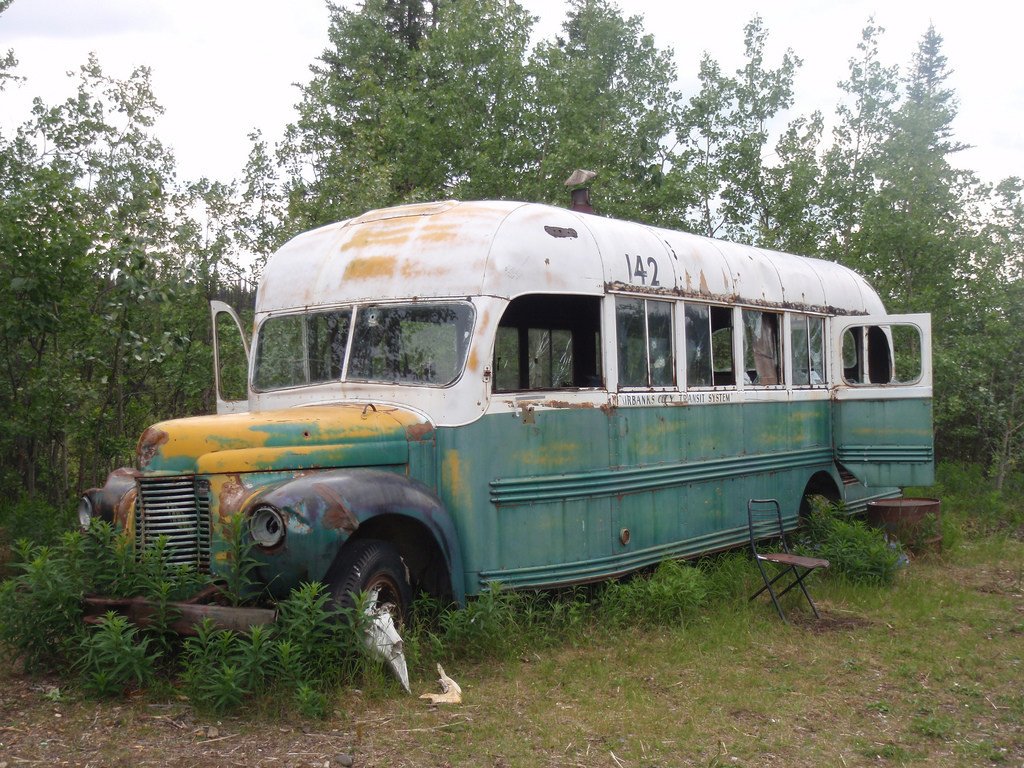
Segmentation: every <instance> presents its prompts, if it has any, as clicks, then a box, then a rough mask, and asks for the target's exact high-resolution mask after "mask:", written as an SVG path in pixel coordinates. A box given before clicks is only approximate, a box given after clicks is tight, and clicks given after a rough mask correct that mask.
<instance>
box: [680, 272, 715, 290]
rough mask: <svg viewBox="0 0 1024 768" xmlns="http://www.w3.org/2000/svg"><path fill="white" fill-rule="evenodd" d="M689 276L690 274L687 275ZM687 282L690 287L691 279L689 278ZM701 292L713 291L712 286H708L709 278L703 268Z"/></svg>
mask: <svg viewBox="0 0 1024 768" xmlns="http://www.w3.org/2000/svg"><path fill="white" fill-rule="evenodd" d="M687 278H689V275H687ZM686 282H687V287H689V282H690V281H689V279H687V281H686ZM700 292H701V293H711V288H710V287H709V286H708V279H707V277H705V275H704V270H703V269H702V270H701V271H700Z"/></svg>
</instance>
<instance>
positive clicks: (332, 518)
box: [313, 483, 359, 533]
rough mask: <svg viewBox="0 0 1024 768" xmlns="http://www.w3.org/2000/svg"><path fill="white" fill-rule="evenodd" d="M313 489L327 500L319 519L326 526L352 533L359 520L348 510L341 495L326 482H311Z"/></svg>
mask: <svg viewBox="0 0 1024 768" xmlns="http://www.w3.org/2000/svg"><path fill="white" fill-rule="evenodd" d="M313 490H314V491H315V492H316V493H317V495H319V496H320V498H322V499H324V501H326V502H327V511H326V512H324V514H323V517H322V518H321V520H322V521H323V524H324V525H325V526H327V527H328V528H333V529H335V530H340V531H346V532H347V533H353V532H354V531H355V530H356V528H358V527H359V521H358V520H356V518H355V516H354V515H353V514H352V513H351V512H349V510H348V507H346V506H345V502H344V501H342V498H341V496H339V495H338V494H337V493H335V491H334V489H333V488H331V487H330V486H329V485H327V484H326V483H313Z"/></svg>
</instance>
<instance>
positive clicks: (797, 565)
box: [747, 499, 829, 624]
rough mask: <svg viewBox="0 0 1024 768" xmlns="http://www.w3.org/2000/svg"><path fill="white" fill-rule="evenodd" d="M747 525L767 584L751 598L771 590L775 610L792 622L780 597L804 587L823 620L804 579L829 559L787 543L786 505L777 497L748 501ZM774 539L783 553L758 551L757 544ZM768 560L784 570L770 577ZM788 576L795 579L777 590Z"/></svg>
mask: <svg viewBox="0 0 1024 768" xmlns="http://www.w3.org/2000/svg"><path fill="white" fill-rule="evenodd" d="M766 505H768V506H770V507H771V509H770V510H769V509H764V508H763V507H765V506H766ZM747 526H748V529H749V531H750V550H751V552H753V554H754V561H755V562H756V563H757V568H758V570H759V571H761V578H762V579H764V586H763V587H761V588H760V589H759V590H757V592H755V593H754V594H752V595H751V596H750V600H753V599H754V598H756V597H758V596H759V595H760V594H761V593H762V592H764V591H766V590H767V592H768V594H769V595H771V598H772V603H773V604H774V605H775V610H776V611H778V613H779V617H780V618H781V619H782V620H783V621H784V622H786V623H787V624H788V623H789V619H788V618H786V613H785V611H783V610H782V604H781V603H780V602H779V600H780V599H781V598H782V596H783V595H785V594H786V593H787V592H789V591H790V590H791V589H793V587H800V591H801V592H803V593H804V597H806V598H807V602H808V604H809V605H810V606H811V610H812V611H814V616H815V618H817V619H820V618H821V614H819V613H818V607H817V606H816V605H815V604H814V601H813V600H812V599H811V595H810V593H809V592H808V591H807V587H806V586H804V579H806V578H807V577H808V576H810V575H811V573H813V572H814V571H816V570H818V569H819V568H828V567H829V562H828V560H824V559H822V558H820V557H804V556H803V555H795V554H793V553H792V552H790V551H789V544H787V543H786V531H785V529H784V528H783V527H782V508H781V507H780V506H779V502H778V501H777V500H776V499H750V500H748V501H747ZM772 539H778V540H779V541H780V542H781V543H782V552H759V551H758V549H757V545H758V542H759V541H765V540H772ZM765 563H774V564H775V565H778V566H782V570H780V571H779V572H778V573H776V574H775V575H774V576H773V577H772V578H770V579H769V577H768V571H767V570H765V566H764V564H765ZM786 576H791V577H792V580H791V581H790V582H789V583H788V584H787V585H786V586H785V588H784V589H783V590H782V591H781V592H780V591H777V590H776V587H775V586H774V585H775V583H776V582H778V581H779V580H780V579H782V578H784V577H786Z"/></svg>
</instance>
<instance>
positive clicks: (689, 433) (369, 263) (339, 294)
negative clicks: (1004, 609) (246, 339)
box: [81, 202, 933, 608]
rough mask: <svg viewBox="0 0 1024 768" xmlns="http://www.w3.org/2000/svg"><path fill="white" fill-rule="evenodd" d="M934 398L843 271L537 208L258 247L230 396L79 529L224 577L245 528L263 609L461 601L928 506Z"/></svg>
mask: <svg viewBox="0 0 1024 768" xmlns="http://www.w3.org/2000/svg"><path fill="white" fill-rule="evenodd" d="M213 314H214V326H215V329H216V328H219V329H220V331H221V336H222V338H221V342H223V340H224V339H223V330H224V328H225V321H227V322H228V323H230V320H229V319H227V318H226V317H225V315H232V316H233V313H232V312H231V310H230V309H229V308H228V307H227V306H226V305H223V304H215V305H214V308H213ZM234 320H235V322H236V323H237V322H238V320H237V317H235V318H234ZM240 328H241V326H239V330H240ZM221 386H222V382H221V381H220V371H219V370H218V392H220V391H221V389H220V388H221ZM931 397H932V388H931V339H930V323H929V317H928V316H927V315H904V316H890V315H887V314H886V313H885V309H884V307H883V306H882V302H881V301H880V300H879V298H878V295H877V294H876V293H875V292H874V291H873V290H872V289H871V287H870V286H869V285H868V284H867V283H866V282H865V281H864V280H863V279H862V278H861V277H859V276H858V275H857V274H855V273H854V272H852V271H850V270H849V269H846V268H844V267H842V266H839V265H837V264H833V263H830V262H825V261H820V260H815V259H809V258H803V257H800V256H794V255H789V254H784V253H778V252H773V251H768V250H764V249H760V248H754V247H749V246H743V245H737V244H733V243H727V242H721V241H717V240H711V239H707V238H702V237H697V236H694V235H690V234H684V233H680V232H674V231H668V230H663V229H657V228H654V227H649V226H644V225H641V224H636V223H629V222H624V221H615V220H612V219H608V218H603V217H599V216H594V215H588V214H584V213H579V212H575V211H570V210H566V209H561V208H554V207H548V206H544V205H536V204H527V203H515V202H440V203H434V204H424V205H410V206H402V207H397V208H389V209H383V210H377V211H371V212H369V213H366V214H365V215H363V216H360V217H358V218H354V219H351V220H348V221H344V222H341V223H338V224H332V225H329V226H325V227H322V228H320V229H317V230H314V231H311V232H307V233H305V234H302V235H299V236H298V237H296V238H294V239H293V240H291V241H290V242H288V243H287V244H286V245H284V247H282V248H281V249H280V250H279V251H278V252H277V253H275V254H274V255H273V256H272V257H271V258H270V260H269V261H268V263H267V265H266V269H265V272H264V274H263V278H262V282H261V284H260V286H259V290H258V293H257V298H256V307H255V322H254V328H253V345H252V353H251V360H250V361H249V366H248V382H247V397H245V398H244V399H241V400H235V401H232V400H229V399H226V398H224V397H222V396H220V395H218V415H215V416H202V417H196V418H188V419H180V420H174V421H168V422H162V423H160V424H156V425H154V426H153V427H151V428H150V429H148V430H147V431H146V432H145V433H144V434H143V435H142V438H141V439H140V441H139V446H138V460H137V465H136V466H135V467H133V468H130V469H123V470H118V471H117V472H115V473H114V474H113V475H112V476H111V478H110V479H109V480H108V482H107V485H106V486H105V487H104V488H102V489H96V490H94V491H90V492H89V493H88V494H87V495H86V497H85V499H83V502H82V508H81V511H82V516H83V518H84V519H88V518H89V516H90V515H99V516H102V517H105V518H107V519H111V520H115V521H116V522H118V523H119V524H120V525H122V526H123V527H124V528H125V529H126V530H127V531H129V532H130V533H131V534H133V535H134V536H135V537H136V540H137V542H138V543H139V544H140V545H141V546H146V545H148V544H150V543H151V542H153V541H154V540H155V539H156V538H157V537H159V536H167V537H168V549H169V551H170V552H171V554H172V556H173V557H175V558H177V561H178V562H188V563H193V564H195V565H196V566H197V567H199V568H200V569H211V570H213V571H214V572H216V571H217V569H218V568H220V567H222V564H223V558H224V554H223V550H224V548H225V547H224V542H223V540H222V532H221V531H222V526H221V525H220V523H221V522H222V521H226V520H228V519H230V518H232V517H234V516H236V515H243V516H245V518H246V519H247V521H248V528H247V530H248V535H249V536H251V537H252V541H253V543H254V545H255V552H256V553H257V555H258V558H259V560H260V567H259V576H260V578H261V579H262V580H263V582H265V583H266V585H267V586H268V588H269V589H270V591H271V592H273V593H275V594H286V593H287V592H288V590H290V589H291V588H293V587H294V586H296V585H298V584H299V583H300V582H303V581H310V580H321V581H324V582H325V583H327V584H329V585H330V586H331V588H332V590H334V591H335V593H336V594H337V593H339V592H344V591H345V590H356V589H362V588H370V587H373V588H377V589H383V590H384V591H385V594H386V599H387V600H388V601H389V602H394V603H397V604H399V605H400V606H401V607H402V608H404V607H405V606H406V605H407V603H408V599H409V595H410V594H411V593H412V590H418V589H426V590H428V591H431V592H435V593H437V594H439V595H442V596H447V597H450V598H452V599H454V600H456V601H463V600H465V598H466V597H468V596H472V595H474V594H476V593H479V592H480V591H481V590H483V589H486V587H487V585H488V584H489V583H491V582H501V583H502V584H503V585H506V586H508V587H512V588H525V587H556V586H560V585H567V584H575V583H581V582H587V581H593V580H598V579H605V578H609V577H613V576H616V575H619V574H624V573H627V572H629V571H633V570H636V569H640V568H643V567H645V566H649V565H652V564H654V563H657V562H659V561H660V560H663V559H665V558H680V557H690V556H694V555H699V554H701V553H706V552H711V551H714V550H720V549H724V548H728V547H733V546H736V545H739V544H742V543H743V542H744V541H745V537H746V502H747V499H749V498H752V497H758V498H766V497H770V498H776V499H778V500H779V501H780V503H781V505H782V508H783V510H785V514H786V521H787V525H789V526H796V525H797V523H798V519H799V514H800V512H801V509H802V508H804V507H805V505H806V500H807V498H808V497H809V496H810V495H812V494H822V495H824V496H827V497H830V498H832V499H836V500H843V501H844V502H845V503H846V504H847V506H848V508H849V509H851V510H853V511H857V510H863V509H864V508H865V506H866V504H867V503H868V502H869V501H870V500H873V499H881V498H888V497H894V496H897V495H898V494H899V488H900V486H904V485H920V484H928V483H930V482H931V481H932V476H933V441H932V420H931Z"/></svg>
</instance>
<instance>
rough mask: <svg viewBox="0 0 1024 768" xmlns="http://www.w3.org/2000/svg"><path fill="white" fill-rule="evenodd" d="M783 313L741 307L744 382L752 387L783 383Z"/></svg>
mask: <svg viewBox="0 0 1024 768" xmlns="http://www.w3.org/2000/svg"><path fill="white" fill-rule="evenodd" d="M781 318H782V315H780V314H778V313H776V312H762V311H761V310H756V309H744V310H743V362H744V369H745V370H746V374H747V382H748V383H749V384H752V385H754V386H755V387H773V386H778V385H779V384H781V383H782V338H781V334H780V333H779V330H780V327H781V323H780V322H779V321H780V320H781Z"/></svg>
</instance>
